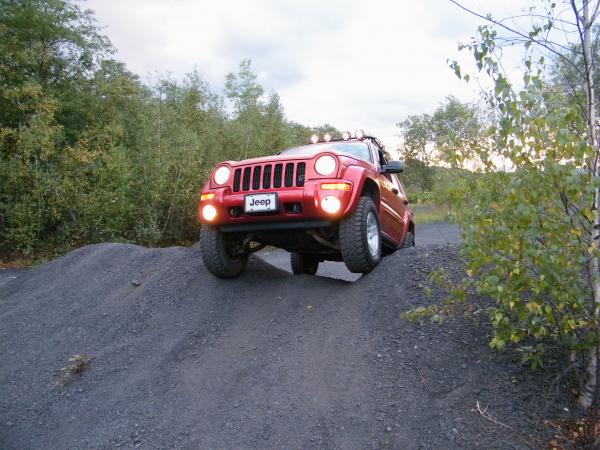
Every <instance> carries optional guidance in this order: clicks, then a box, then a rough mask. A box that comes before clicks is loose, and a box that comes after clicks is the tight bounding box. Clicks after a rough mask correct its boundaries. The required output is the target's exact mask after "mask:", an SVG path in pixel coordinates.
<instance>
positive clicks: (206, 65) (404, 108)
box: [85, 0, 523, 148]
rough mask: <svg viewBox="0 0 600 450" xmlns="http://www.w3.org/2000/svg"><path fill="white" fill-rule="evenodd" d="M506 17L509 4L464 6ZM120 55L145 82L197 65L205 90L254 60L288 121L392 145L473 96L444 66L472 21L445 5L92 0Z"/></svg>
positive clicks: (512, 4) (514, 7)
mask: <svg viewBox="0 0 600 450" xmlns="http://www.w3.org/2000/svg"><path fill="white" fill-rule="evenodd" d="M466 3H468V5H469V6H470V7H473V8H474V9H477V10H479V11H484V12H488V11H490V10H491V11H492V12H494V14H496V15H497V16H499V17H500V16H504V15H507V14H509V13H514V12H516V11H518V10H519V9H520V8H521V7H522V6H523V5H522V2H518V1H517V0H505V1H502V2H500V1H493V2H492V1H484V0H471V1H468V2H466ZM85 6H86V7H87V8H90V9H93V10H94V11H96V16H97V18H98V21H99V23H100V24H101V25H105V26H106V28H105V29H104V32H105V34H106V35H107V36H108V37H109V38H110V39H111V40H112V42H113V44H114V45H115V47H116V48H117V50H118V54H117V58H118V59H121V60H123V61H124V62H125V63H126V64H127V65H128V67H129V68H130V70H132V71H133V72H135V73H138V74H140V75H142V76H144V75H147V74H151V73H154V72H156V71H159V72H168V73H172V74H173V75H174V76H176V77H179V76H182V75H183V74H185V73H186V72H189V71H191V70H193V69H194V68H195V67H197V68H198V70H199V71H200V73H202V74H203V76H205V77H206V79H207V80H208V81H209V82H210V83H211V85H212V86H213V88H215V89H217V90H218V89H220V88H221V87H222V85H223V80H224V76H225V75H226V74H227V73H228V72H231V71H235V70H236V69H237V66H238V64H239V62H240V60H241V59H242V58H251V59H252V60H253V68H254V70H255V71H256V72H257V74H258V75H259V82H260V83H261V84H262V85H263V86H264V87H265V88H266V89H267V91H269V90H274V91H276V92H278V93H279V94H280V96H281V100H282V103H283V105H284V107H285V111H286V115H287V117H288V118H289V119H291V120H294V121H297V122H300V123H303V124H306V125H318V124H322V123H326V122H327V123H331V124H333V125H334V126H336V127H337V128H339V129H351V130H354V129H356V128H365V129H366V130H368V131H369V132H371V133H372V134H374V135H376V136H379V137H380V138H381V139H382V140H383V141H384V142H385V143H386V144H387V145H388V146H390V147H392V148H393V147H395V146H396V144H397V143H398V142H399V141H398V139H397V138H396V137H395V134H396V133H397V131H396V127H395V124H396V123H397V122H399V121H401V120H402V119H403V118H405V117H406V116H407V115H409V114H419V113H423V112H429V111H431V110H433V109H434V108H435V107H436V106H437V105H438V104H439V102H441V101H442V100H443V99H444V98H445V97H446V96H447V95H449V94H452V95H455V96H457V97H458V98H460V99H462V100H474V99H475V98H476V93H474V91H473V87H470V86H467V85H465V83H463V82H461V81H459V80H458V79H456V77H455V76H454V74H453V73H452V71H451V70H450V69H449V68H448V67H447V63H446V59H447V58H451V59H456V58H462V60H463V61H465V64H468V63H466V61H467V60H468V58H467V55H464V56H460V55H459V54H458V51H457V44H458V42H459V41H466V40H468V39H469V37H470V36H473V35H474V33H475V30H476V27H477V24H478V21H477V20H476V19H475V18H473V17H472V16H470V15H468V14H467V13H465V12H463V11H461V10H460V9H459V8H458V7H456V6H455V5H453V4H451V3H450V2H448V1H443V0H423V1H417V2H415V1H407V0H405V1H398V0H396V1H384V0H373V1H371V2H364V1H357V0H355V1H341V0H337V1H327V2H325V1H322V0H320V1H317V0H310V1H277V0H247V1H232V0H223V1H220V2H214V1H213V2H199V1H197V0H170V1H169V0H162V1H161V0H144V1H142V0H88V1H87V2H86V3H85Z"/></svg>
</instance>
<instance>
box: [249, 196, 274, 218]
mask: <svg viewBox="0 0 600 450" xmlns="http://www.w3.org/2000/svg"><path fill="white" fill-rule="evenodd" d="M244 211H245V212H247V213H257V212H270V211H277V194H275V193H274V192H272V193H268V194H249V195H246V196H245V197H244Z"/></svg>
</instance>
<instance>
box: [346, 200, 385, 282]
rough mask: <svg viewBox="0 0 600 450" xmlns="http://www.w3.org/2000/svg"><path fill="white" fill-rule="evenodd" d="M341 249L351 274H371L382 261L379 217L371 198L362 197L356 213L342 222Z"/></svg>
mask: <svg viewBox="0 0 600 450" xmlns="http://www.w3.org/2000/svg"><path fill="white" fill-rule="evenodd" d="M340 247H341V251H342V258H343V259H344V263H345V264H346V267H347V268H348V270H349V271H350V272H354V273H369V272H370V271H371V270H373V268H374V267H375V266H376V265H377V264H378V263H379V261H380V260H381V232H380V227H379V217H378V215H377V209H376V208H375V204H374V203H373V200H371V198H370V197H361V198H360V199H359V201H358V204H357V205H356V209H355V210H354V212H353V213H352V214H351V215H350V216H349V217H347V218H346V219H344V220H342V221H341V222H340Z"/></svg>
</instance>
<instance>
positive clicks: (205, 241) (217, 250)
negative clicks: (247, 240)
mask: <svg viewBox="0 0 600 450" xmlns="http://www.w3.org/2000/svg"><path fill="white" fill-rule="evenodd" d="M241 244H242V242H241V239H239V238H236V237H231V236H230V237H227V236H226V235H225V234H224V233H222V232H221V231H220V230H219V229H218V228H215V227H211V226H210V225H202V230H201V231H200V256H202V261H204V265H205V266H206V268H207V269H208V271H209V272H210V273H212V274H213V275H215V276H217V277H219V278H234V277H237V276H238V275H239V274H240V273H242V272H243V270H244V269H245V268H246V264H247V263H248V254H244V253H241V251H242V246H241Z"/></svg>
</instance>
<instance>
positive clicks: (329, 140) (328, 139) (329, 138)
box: [323, 133, 331, 142]
mask: <svg viewBox="0 0 600 450" xmlns="http://www.w3.org/2000/svg"><path fill="white" fill-rule="evenodd" d="M323 140H324V141H325V142H331V135H330V134H329V133H325V135H324V136H323Z"/></svg>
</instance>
